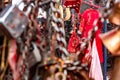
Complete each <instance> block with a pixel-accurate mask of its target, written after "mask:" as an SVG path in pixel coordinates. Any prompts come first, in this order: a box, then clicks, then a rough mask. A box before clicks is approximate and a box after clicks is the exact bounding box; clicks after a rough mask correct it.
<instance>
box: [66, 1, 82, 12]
mask: <svg viewBox="0 0 120 80" xmlns="http://www.w3.org/2000/svg"><path fill="white" fill-rule="evenodd" d="M81 2H82V0H66V1H65V3H64V6H65V7H69V8H73V9H75V11H76V12H77V13H79V11H80V6H81Z"/></svg>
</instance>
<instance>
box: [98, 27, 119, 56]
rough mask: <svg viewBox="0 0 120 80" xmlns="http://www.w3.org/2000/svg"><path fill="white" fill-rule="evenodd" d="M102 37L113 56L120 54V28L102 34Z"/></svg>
mask: <svg viewBox="0 0 120 80" xmlns="http://www.w3.org/2000/svg"><path fill="white" fill-rule="evenodd" d="M100 38H101V40H102V42H103V44H104V45H105V46H106V48H107V49H108V50H109V51H110V52H111V54H112V55H113V56H118V55H120V28H116V29H113V30H111V31H109V32H107V33H104V34H100Z"/></svg>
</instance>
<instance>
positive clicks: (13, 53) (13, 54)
mask: <svg viewBox="0 0 120 80" xmlns="http://www.w3.org/2000/svg"><path fill="white" fill-rule="evenodd" d="M17 57H18V56H17V44H16V41H15V40H12V41H11V42H10V48H9V55H8V62H9V65H10V67H11V69H12V71H13V78H14V80H22V79H20V74H19V70H18V68H17V63H18V62H17Z"/></svg>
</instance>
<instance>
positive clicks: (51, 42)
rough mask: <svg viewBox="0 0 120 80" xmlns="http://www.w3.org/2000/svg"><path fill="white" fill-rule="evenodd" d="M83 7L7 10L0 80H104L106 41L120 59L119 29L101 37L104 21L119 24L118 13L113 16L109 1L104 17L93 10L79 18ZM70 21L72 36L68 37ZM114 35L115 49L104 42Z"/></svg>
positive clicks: (38, 1) (58, 3)
mask: <svg viewBox="0 0 120 80" xmlns="http://www.w3.org/2000/svg"><path fill="white" fill-rule="evenodd" d="M91 1H92V0H91ZM96 1H97V2H99V1H98V0H96ZM82 3H85V2H84V0H83V1H82V0H65V1H64V0H23V1H21V2H20V3H18V4H16V5H8V6H7V7H6V8H5V9H3V11H2V12H1V14H0V32H1V33H3V34H4V35H5V37H4V41H3V49H2V58H1V66H0V80H9V79H10V80H103V74H102V69H101V64H103V50H102V41H103V43H104V44H105V46H106V47H107V48H108V49H109V50H110V52H111V53H113V54H115V55H116V53H118V55H119V54H120V45H119V44H120V28H119V27H118V28H117V29H115V30H113V31H110V32H108V33H105V34H101V30H102V29H103V27H104V26H103V20H104V19H106V18H107V19H109V21H110V22H113V23H115V24H116V25H119V24H120V23H119V20H117V19H116V18H117V17H114V18H115V19H113V17H112V16H113V15H112V14H115V13H112V14H111V15H109V14H110V13H109V12H110V11H111V10H110V9H111V6H110V4H111V1H108V2H107V8H105V9H103V10H102V11H101V13H99V11H98V10H96V9H93V8H89V9H86V10H85V11H84V12H83V13H80V8H81V5H82ZM113 4H117V5H115V7H114V8H113V9H112V10H114V11H113V12H115V11H116V7H117V8H119V3H116V2H113ZM21 5H22V7H20V6H21ZM93 7H95V6H93ZM95 8H96V7H95ZM97 8H98V7H97ZM109 10H110V11H109ZM104 12H105V13H104ZM116 16H117V15H116ZM68 20H71V23H70V24H71V25H72V30H70V31H69V32H66V31H65V30H66V29H65V22H66V21H68ZM116 20H117V21H116ZM66 28H69V26H68V27H66ZM68 33H70V37H67V38H69V39H68V40H66V36H67V35H66V34H68ZM111 34H112V35H113V36H114V34H115V37H116V39H117V40H118V42H116V43H115V44H118V46H117V47H114V45H112V43H111V42H110V40H111V37H108V38H106V36H108V35H111ZM116 34H117V35H118V36H116ZM99 35H100V36H99ZM7 41H8V42H7ZM113 41H114V40H113ZM7 43H8V44H7ZM6 46H7V48H6V49H7V50H5V47H6ZM111 47H112V49H111ZM116 48H117V49H116ZM5 58H6V59H7V60H5ZM8 64H9V65H8Z"/></svg>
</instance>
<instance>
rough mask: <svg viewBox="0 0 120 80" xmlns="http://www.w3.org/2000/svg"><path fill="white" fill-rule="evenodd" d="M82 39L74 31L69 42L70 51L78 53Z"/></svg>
mask: <svg viewBox="0 0 120 80" xmlns="http://www.w3.org/2000/svg"><path fill="white" fill-rule="evenodd" d="M79 44H80V40H79V38H78V37H77V35H76V33H75V32H73V33H72V35H71V37H70V39H69V43H68V51H69V52H70V53H76V52H77V50H79Z"/></svg>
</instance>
